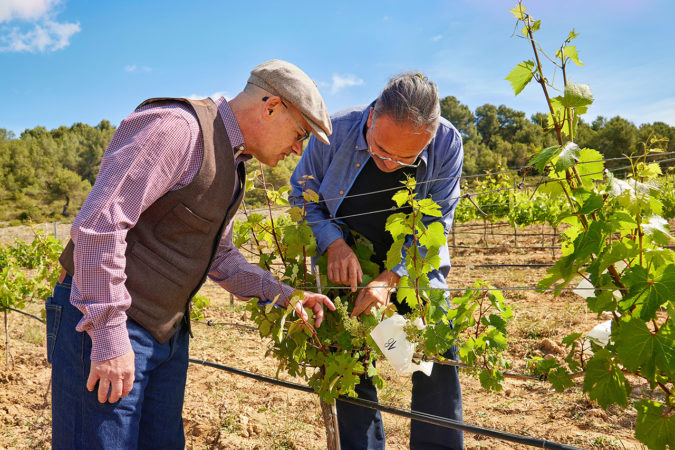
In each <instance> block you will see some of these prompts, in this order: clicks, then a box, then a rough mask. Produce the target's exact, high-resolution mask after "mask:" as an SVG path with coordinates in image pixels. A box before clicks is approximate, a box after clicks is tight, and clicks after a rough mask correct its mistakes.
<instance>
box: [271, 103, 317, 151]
mask: <svg viewBox="0 0 675 450" xmlns="http://www.w3.org/2000/svg"><path fill="white" fill-rule="evenodd" d="M267 99H269V97H263V99H262V100H263V102H266V101H267ZM279 101H281V104H282V105H284V108H286V111H288V114H289V115H290V116H291V117H292V118H293V120H294V121H295V123H296V124H297V125H298V128H300V129H301V130H302V132H303V136H302V137H299V138H298V139H297V140H296V142H299V143H303V142H305V141H306V140H307V139H309V136H310V134H309V133H308V132H307V130H305V129H304V128H303V126H302V125H300V122H298V119H296V118H295V116H294V115H293V113H291V110H290V109H288V106H287V105H286V103H284V100H283V99H282V98H281V97H279Z"/></svg>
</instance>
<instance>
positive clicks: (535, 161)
mask: <svg viewBox="0 0 675 450" xmlns="http://www.w3.org/2000/svg"><path fill="white" fill-rule="evenodd" d="M559 149H560V146H559V145H554V146H553V147H548V148H545V149H542V150H540V151H539V152H537V153H536V154H535V155H534V156H533V157H532V158H531V159H530V162H529V164H530V165H531V166H534V167H536V168H537V170H538V171H540V172H542V171H543V170H544V167H546V164H548V163H549V162H550V161H551V159H552V158H553V157H555V156H556V155H557V154H558V150H559Z"/></svg>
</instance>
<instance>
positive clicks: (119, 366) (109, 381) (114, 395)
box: [87, 350, 135, 403]
mask: <svg viewBox="0 0 675 450" xmlns="http://www.w3.org/2000/svg"><path fill="white" fill-rule="evenodd" d="M134 357H135V355H134V351H133V350H130V351H129V352H128V353H125V354H124V355H121V356H118V357H116V358H113V359H108V360H106V361H92V362H91V369H90V370H89V379H88V380H87V389H89V391H90V392H91V391H93V390H94V388H95V387H96V382H97V381H98V401H99V403H105V402H106V400H107V401H108V402H110V403H115V402H116V401H118V400H119V399H121V398H124V397H126V396H127V395H129V392H131V388H132V387H133V386H134V370H135V365H134ZM108 392H110V397H109V398H108Z"/></svg>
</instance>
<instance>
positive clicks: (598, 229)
mask: <svg viewBox="0 0 675 450" xmlns="http://www.w3.org/2000/svg"><path fill="white" fill-rule="evenodd" d="M605 226H606V225H605V224H603V223H602V222H592V223H591V225H590V226H589V227H588V231H584V232H583V233H581V234H579V236H577V238H576V239H575V240H574V253H572V255H570V256H572V257H574V258H576V259H579V260H581V259H586V258H588V257H589V256H591V255H592V254H597V253H599V251H600V249H601V248H602V246H603V244H604V233H603V231H604V230H603V228H604V227H605Z"/></svg>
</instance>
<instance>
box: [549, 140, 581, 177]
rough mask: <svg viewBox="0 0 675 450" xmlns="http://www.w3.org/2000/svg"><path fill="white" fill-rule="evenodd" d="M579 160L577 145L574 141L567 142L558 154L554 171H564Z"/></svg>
mask: <svg viewBox="0 0 675 450" xmlns="http://www.w3.org/2000/svg"><path fill="white" fill-rule="evenodd" d="M577 161H579V146H578V145H577V144H575V143H574V142H568V143H567V144H566V145H565V147H563V149H562V151H561V152H560V154H559V155H558V161H557V162H556V163H555V171H556V172H564V171H565V170H567V169H569V168H570V167H572V166H573V165H574V164H576V162H577Z"/></svg>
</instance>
